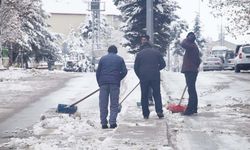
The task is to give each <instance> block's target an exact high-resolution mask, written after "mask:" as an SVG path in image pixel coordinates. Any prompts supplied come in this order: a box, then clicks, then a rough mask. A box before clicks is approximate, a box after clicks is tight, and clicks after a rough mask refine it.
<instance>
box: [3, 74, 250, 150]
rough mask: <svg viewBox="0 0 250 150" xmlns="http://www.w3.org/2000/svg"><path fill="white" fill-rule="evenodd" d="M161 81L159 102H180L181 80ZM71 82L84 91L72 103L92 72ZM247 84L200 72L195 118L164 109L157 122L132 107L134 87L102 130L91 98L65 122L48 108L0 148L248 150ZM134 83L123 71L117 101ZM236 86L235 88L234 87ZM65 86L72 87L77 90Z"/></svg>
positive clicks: (231, 76) (94, 99)
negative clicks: (25, 131) (115, 121)
mask: <svg viewBox="0 0 250 150" xmlns="http://www.w3.org/2000/svg"><path fill="white" fill-rule="evenodd" d="M238 76H240V77H238ZM161 78H162V99H163V103H164V104H167V103H168V102H170V103H173V101H169V96H171V97H172V98H180V96H181V93H182V91H183V89H184V86H185V82H184V76H183V74H181V73H174V72H166V71H163V72H162V77H161ZM238 78H240V79H241V80H238ZM77 80H78V81H79V84H81V85H82V84H84V85H85V86H86V87H85V86H84V89H83V90H84V91H85V92H84V91H83V92H84V93H80V94H78V93H74V95H78V97H75V98H73V101H74V100H75V99H78V98H79V97H82V96H83V95H86V93H89V90H90V91H91V90H92V89H95V88H96V81H95V75H94V73H88V74H84V76H82V77H80V78H78V79H77ZM248 80H249V79H248V74H242V75H235V74H234V73H233V72H201V73H200V74H199V76H198V80H197V91H198V97H199V110H198V115H197V116H191V117H186V116H181V115H180V114H172V113H171V112H169V111H167V110H166V109H165V108H164V114H165V118H164V119H158V117H157V115H156V113H155V111H154V107H150V110H151V113H150V117H149V119H148V120H144V119H143V117H142V114H141V108H140V107H137V102H139V99H140V88H139V87H138V88H137V89H136V90H135V91H134V92H133V93H132V94H131V95H130V96H129V97H128V98H127V99H126V101H124V103H123V104H122V106H123V107H122V111H121V113H120V114H119V117H118V128H116V129H107V130H103V129H101V126H100V121H99V110H98V94H96V95H94V96H93V97H91V98H90V99H89V100H87V101H84V102H82V103H81V104H79V107H78V113H76V114H75V115H73V116H70V117H69V116H68V115H66V114H57V113H56V112H55V108H51V109H50V110H48V111H47V112H46V113H45V114H44V117H42V118H41V120H40V121H38V122H37V123H36V124H35V125H34V126H33V127H32V129H29V132H28V133H29V134H28V135H25V136H23V137H14V138H11V139H10V142H8V143H4V144H1V145H0V149H8V148H12V149H21V150H27V149H28V150H29V149H32V150H34V149H35V150H45V149H46V150H50V149H51V150H85V149H94V150H96V149H98V150H99V149H119V150H120V149H122V150H123V149H124V150H125V149H126V150H127V149H142V150H143V149H145V150H147V149H159V150H161V149H166V150H172V149H179V150H193V149H200V150H210V149H223V150H224V149H225V150H235V149H246V150H247V149H250V142H249V139H250V130H249V125H250V111H249V110H250V109H249V108H250V99H249V96H248V91H249V90H250V87H249V84H248V83H249V82H246V81H248ZM138 82H139V81H138V79H137V77H136V76H135V74H134V72H133V70H131V71H129V74H128V75H127V77H126V78H125V80H123V82H122V86H121V99H122V98H123V97H125V96H126V94H127V93H128V92H129V91H130V90H131V89H133V87H134V86H135V85H136V84H137V83H138ZM90 83H91V84H90ZM239 85H240V86H241V88H238V87H239ZM71 86H72V88H74V86H77V85H71ZM85 88H86V89H85ZM185 97H186V98H187V94H186V95H185ZM186 102H187V101H186V100H184V103H186Z"/></svg>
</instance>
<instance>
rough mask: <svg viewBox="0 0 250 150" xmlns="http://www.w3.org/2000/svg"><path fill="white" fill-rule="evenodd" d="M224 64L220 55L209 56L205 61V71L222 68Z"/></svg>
mask: <svg viewBox="0 0 250 150" xmlns="http://www.w3.org/2000/svg"><path fill="white" fill-rule="evenodd" d="M222 69H223V64H222V60H221V58H219V57H207V58H206V59H205V60H204V61H203V71H209V70H222Z"/></svg>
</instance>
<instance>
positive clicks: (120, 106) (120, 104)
mask: <svg viewBox="0 0 250 150" xmlns="http://www.w3.org/2000/svg"><path fill="white" fill-rule="evenodd" d="M139 84H140V82H139V83H137V84H136V86H135V87H134V88H133V89H132V90H131V91H130V92H129V93H128V94H127V95H126V96H125V97H124V98H123V99H122V101H121V102H120V103H119V106H118V113H120V112H121V110H122V103H123V102H124V101H125V99H126V98H127V97H128V96H129V95H130V94H131V93H132V92H133V91H134V90H135V89H136V87H137V86H138V85H139Z"/></svg>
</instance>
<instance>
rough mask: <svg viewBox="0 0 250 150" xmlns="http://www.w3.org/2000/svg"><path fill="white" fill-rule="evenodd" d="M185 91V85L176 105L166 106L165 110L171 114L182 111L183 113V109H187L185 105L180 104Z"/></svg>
mask: <svg viewBox="0 0 250 150" xmlns="http://www.w3.org/2000/svg"><path fill="white" fill-rule="evenodd" d="M186 90H187V85H186V86H185V88H184V91H183V93H182V95H181V99H180V101H179V103H178V105H176V104H169V105H166V108H167V109H168V110H169V111H171V112H172V113H178V112H184V111H185V109H186V108H187V106H186V105H181V102H182V100H183V96H184V94H185V92H186Z"/></svg>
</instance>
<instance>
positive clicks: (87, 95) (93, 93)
mask: <svg viewBox="0 0 250 150" xmlns="http://www.w3.org/2000/svg"><path fill="white" fill-rule="evenodd" d="M98 91H100V89H97V90H95V91H94V92H92V93H90V94H89V95H87V96H85V97H84V98H82V99H80V100H79V101H77V102H75V103H73V104H71V105H70V107H72V106H75V105H76V104H78V103H80V102H81V101H83V100H85V99H86V98H88V97H90V96H91V95H93V94H95V93H96V92H98Z"/></svg>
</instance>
